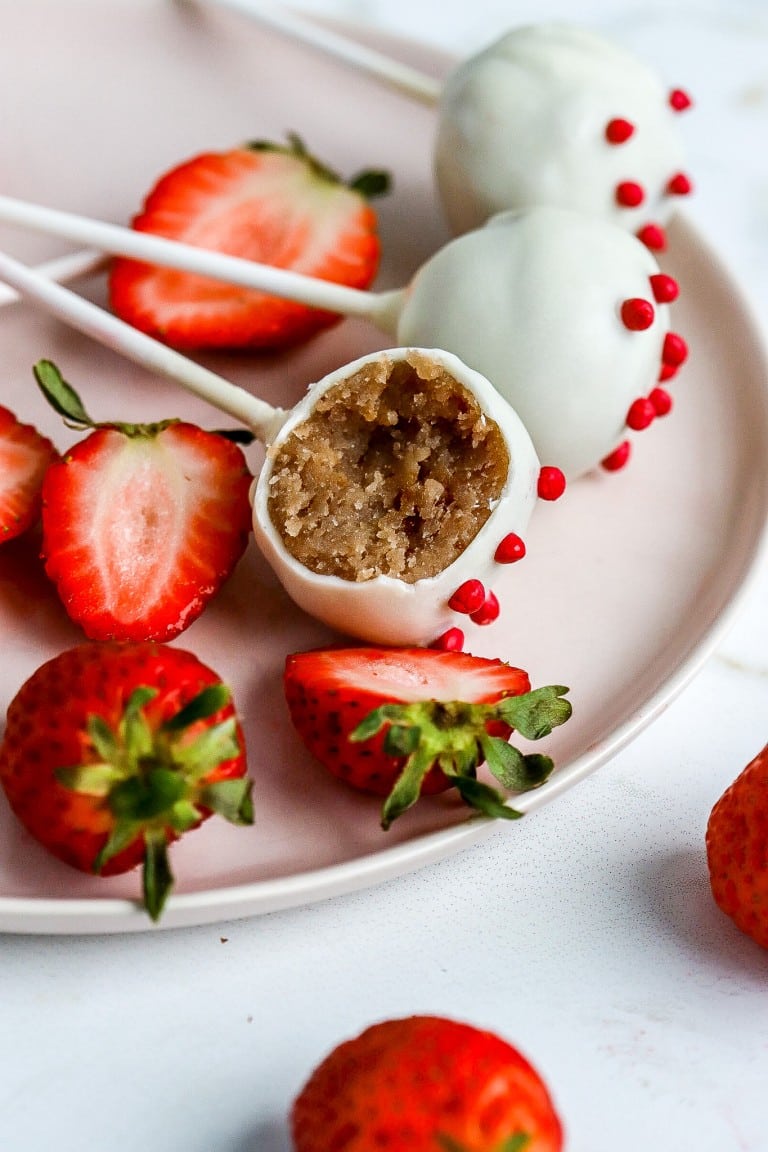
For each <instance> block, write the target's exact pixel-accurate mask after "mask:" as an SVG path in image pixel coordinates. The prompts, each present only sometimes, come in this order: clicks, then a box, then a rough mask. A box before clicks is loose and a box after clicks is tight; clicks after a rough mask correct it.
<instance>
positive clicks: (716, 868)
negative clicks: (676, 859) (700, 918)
mask: <svg viewBox="0 0 768 1152" xmlns="http://www.w3.org/2000/svg"><path fill="white" fill-rule="evenodd" d="M706 847H707V863H708V865H709V879H710V884H711V887H712V894H713V896H714V898H715V900H716V902H717V904H718V905H719V906H720V908H722V910H723V912H725V913H726V915H728V916H730V917H731V919H732V920H733V921H734V923H735V924H736V925H737V926H738V927H739V928H740V929H741V930H742V932H746V933H747V935H748V936H751V937H752V938H753V940H756V941H757V943H758V944H761V945H762V946H763V948H768V745H767V746H766V747H765V748H763V750H762V752H759V753H758V755H757V756H756V757H755V758H754V760H752V761H751V763H750V764H748V765H747V767H746V768H745V769H744V771H743V772H742V773H741V775H740V776H738V777H737V778H736V780H734V782H733V784H731V786H730V787H729V788H728V789H726V791H725V792H724V793H723V795H722V796H721V797H720V799H719V800H718V801H717V803H716V804H715V806H714V808H713V809H712V812H711V814H710V817H709V821H708V823H707V833H706Z"/></svg>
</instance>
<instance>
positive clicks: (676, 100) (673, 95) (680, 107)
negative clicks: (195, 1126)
mask: <svg viewBox="0 0 768 1152" xmlns="http://www.w3.org/2000/svg"><path fill="white" fill-rule="evenodd" d="M669 103H670V104H671V106H672V107H673V108H674V110H675V112H685V110H686V108H690V106H691V104H692V103H693V101H692V100H691V98H690V96H689V95H688V93H687V92H684V91H683V90H682V88H673V89H672V91H671V92H670V94H669Z"/></svg>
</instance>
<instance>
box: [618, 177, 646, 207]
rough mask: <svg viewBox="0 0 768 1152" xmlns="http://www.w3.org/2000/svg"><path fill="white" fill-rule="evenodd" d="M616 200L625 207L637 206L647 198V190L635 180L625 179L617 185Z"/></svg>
mask: <svg viewBox="0 0 768 1152" xmlns="http://www.w3.org/2000/svg"><path fill="white" fill-rule="evenodd" d="M616 200H617V203H619V204H621V205H622V206H623V207H624V208H637V206H638V204H642V202H643V200H645V190H644V188H643V186H642V184H637V183H636V182H635V181H634V180H624V181H622V183H621V184H617V185H616Z"/></svg>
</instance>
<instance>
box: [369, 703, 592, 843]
mask: <svg viewBox="0 0 768 1152" xmlns="http://www.w3.org/2000/svg"><path fill="white" fill-rule="evenodd" d="M567 691H568V689H567V688H565V687H563V686H561V685H548V686H546V687H544V688H537V689H534V690H533V691H531V692H526V693H524V694H523V695H520V696H507V697H505V698H504V699H503V700H500V701H499V702H498V703H496V704H467V703H465V702H463V701H458V700H457V701H447V702H446V701H439V700H428V701H420V702H418V703H415V704H384V705H382V706H381V707H380V708H375V709H374V710H373V711H372V712H369V713H368V715H367V716H365V717H364V719H363V720H362V721H361V722H360V724H358V726H357V727H356V728H355V729H354V731H353V732H351V733H350V736H349V739H350V740H351V741H352V742H353V743H362V742H364V741H366V740H370V739H372V738H373V737H374V736H376V735H377V734H378V733H379V732H381V731H382V730H384V740H383V750H384V752H385V753H386V755H388V756H392V757H393V758H395V759H404V763H403V766H402V770H401V772H400V775H399V776H398V778H397V780H396V781H395V784H394V786H393V788H392V791H391V792H390V794H389V796H388V797H387V799H386V801H385V802H384V806H383V808H382V813H381V826H382V828H384V829H385V830H386V829H387V828H389V827H390V826H391V824H392V822H393V820H395V819H397V817H398V816H400V815H401V814H402V813H403V812H405V811H406V810H407V809H408V808H410V807H412V805H413V804H415V803H416V801H417V800H418V798H419V795H420V793H421V787H422V784H423V781H424V778H425V776H426V775H427V773H428V772H429V771H430V770H431V769H432V767H433V766H435V765H437V766H438V767H439V768H440V769H441V771H442V772H443V773H444V774H445V776H447V777H448V778H449V780H450V782H451V784H452V785H453V786H454V787H455V788H456V789H457V791H458V792H459V794H460V795H461V797H462V799H463V800H464V801H465V803H467V804H469V805H470V807H472V808H476V809H477V810H478V811H479V812H482V813H483V814H484V815H485V816H492V817H494V818H497V819H504V820H516V819H518V818H519V817H520V816H521V815H522V813H520V812H517V811H516V810H515V809H514V808H511V807H510V806H509V804H508V803H507V802H506V800H505V797H504V796H503V795H502V794H501V793H500V792H497V791H496V789H494V788H491V787H489V786H488V785H487V784H484V783H482V782H481V781H479V780H478V779H477V769H478V767H479V765H480V764H482V763H483V761H485V762H486V764H487V766H488V769H489V771H490V772H491V774H492V775H493V776H494V777H495V778H496V779H497V780H498V781H499V783H500V784H501V785H502V786H503V787H504V788H506V789H508V790H510V791H514V792H525V791H528V790H529V789H531V788H538V787H539V785H540V784H543V782H544V781H545V780H546V779H547V777H548V776H549V775H550V773H551V772H552V770H553V768H554V764H553V761H552V760H551V759H550V757H549V756H542V755H540V754H537V753H529V754H527V755H525V754H524V753H522V752H521V751H520V750H519V749H518V748H515V747H514V746H513V745H511V744H509V743H508V742H507V741H506V740H503V739H501V737H498V736H492V735H491V734H490V733H489V731H488V728H489V726H490V725H492V724H498V723H502V724H505V725H507V726H508V727H512V728H515V729H517V730H518V731H519V732H520V734H521V735H522V736H524V737H525V738H526V739H529V740H540V739H541V738H542V737H543V736H548V735H549V734H550V733H551V731H552V729H553V728H555V727H557V726H558V725H560V724H564V723H565V722H566V720H568V719H569V717H570V715H571V705H570V703H569V702H568V701H567V700H564V699H563V696H564V694H565V693H566V692H567Z"/></svg>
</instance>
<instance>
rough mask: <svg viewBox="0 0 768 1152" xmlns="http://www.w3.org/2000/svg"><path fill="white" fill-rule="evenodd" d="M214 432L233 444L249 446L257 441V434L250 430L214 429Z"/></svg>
mask: <svg viewBox="0 0 768 1152" xmlns="http://www.w3.org/2000/svg"><path fill="white" fill-rule="evenodd" d="M212 432H213V433H214V435H216V436H221V437H222V439H224V440H229V441H230V443H231V444H245V445H246V446H247V445H248V444H253V443H254V441H255V440H256V436H255V433H253V432H251V431H250V430H249V429H248V428H213V429H212Z"/></svg>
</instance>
